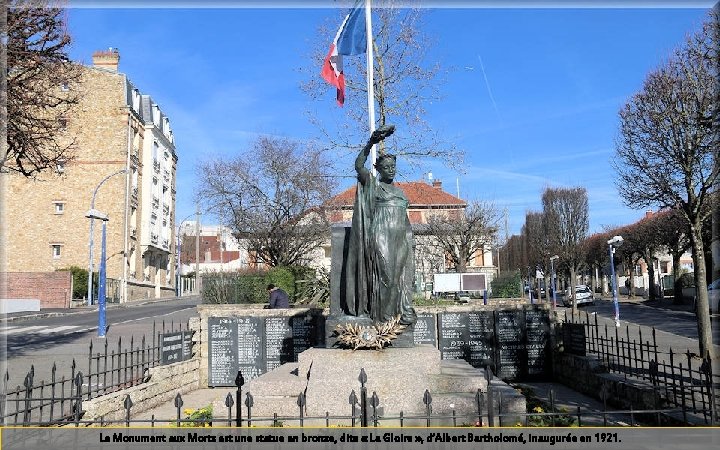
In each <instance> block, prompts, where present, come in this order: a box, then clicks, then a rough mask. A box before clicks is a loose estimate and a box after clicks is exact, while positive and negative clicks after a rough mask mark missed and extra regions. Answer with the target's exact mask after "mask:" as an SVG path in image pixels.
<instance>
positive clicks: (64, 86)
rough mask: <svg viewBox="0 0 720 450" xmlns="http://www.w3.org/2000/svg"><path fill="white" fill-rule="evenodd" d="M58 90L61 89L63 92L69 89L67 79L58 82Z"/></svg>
mask: <svg viewBox="0 0 720 450" xmlns="http://www.w3.org/2000/svg"><path fill="white" fill-rule="evenodd" d="M60 90H61V91H63V92H67V91H69V90H70V83H68V82H67V81H63V82H62V83H61V84H60Z"/></svg>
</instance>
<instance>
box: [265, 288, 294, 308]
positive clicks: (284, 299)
mask: <svg viewBox="0 0 720 450" xmlns="http://www.w3.org/2000/svg"><path fill="white" fill-rule="evenodd" d="M267 290H268V294H270V305H269V306H268V307H269V308H270V309H279V308H289V307H290V298H289V297H288V295H287V292H285V291H283V290H282V289H280V288H279V287H276V286H275V285H274V284H272V283H271V284H268V285H267Z"/></svg>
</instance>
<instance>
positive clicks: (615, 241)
mask: <svg viewBox="0 0 720 450" xmlns="http://www.w3.org/2000/svg"><path fill="white" fill-rule="evenodd" d="M607 243H608V246H609V247H610V277H611V280H610V281H611V282H612V295H613V305H614V306H615V326H616V327H619V326H620V306H619V305H618V296H617V283H615V258H614V255H615V249H616V248H618V247H620V245H622V243H623V238H622V236H614V237H613V238H612V239H610V240H608V241H607Z"/></svg>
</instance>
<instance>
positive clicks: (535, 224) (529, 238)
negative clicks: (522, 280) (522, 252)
mask: <svg viewBox="0 0 720 450" xmlns="http://www.w3.org/2000/svg"><path fill="white" fill-rule="evenodd" d="M547 227H548V222H547V219H546V217H545V213H544V212H528V213H526V214H525V224H524V225H523V228H522V234H523V236H524V237H525V245H526V254H527V263H528V265H527V271H528V283H530V284H532V280H533V278H534V274H535V271H536V269H537V270H540V271H542V272H547V267H546V265H548V264H549V263H550V256H552V255H553V249H552V248H551V246H550V245H551V241H550V239H549V232H548V229H547ZM521 273H522V272H521ZM535 288H536V290H537V298H538V299H539V298H541V291H540V289H541V288H540V283H537V284H536V286H535Z"/></svg>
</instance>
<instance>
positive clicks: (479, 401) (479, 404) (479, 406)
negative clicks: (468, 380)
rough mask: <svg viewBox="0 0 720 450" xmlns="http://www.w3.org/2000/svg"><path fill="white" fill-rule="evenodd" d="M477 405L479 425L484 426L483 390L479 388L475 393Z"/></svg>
mask: <svg viewBox="0 0 720 450" xmlns="http://www.w3.org/2000/svg"><path fill="white" fill-rule="evenodd" d="M475 405H476V406H477V413H478V421H477V426H479V427H481V426H483V420H482V391H480V389H478V390H477V392H476V393H475Z"/></svg>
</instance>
